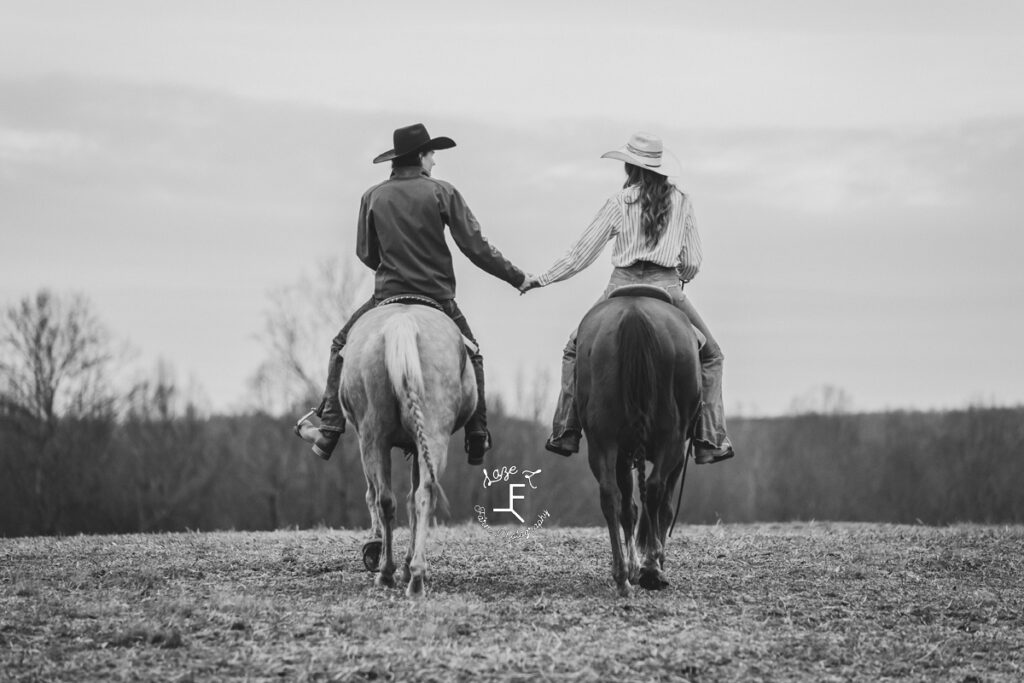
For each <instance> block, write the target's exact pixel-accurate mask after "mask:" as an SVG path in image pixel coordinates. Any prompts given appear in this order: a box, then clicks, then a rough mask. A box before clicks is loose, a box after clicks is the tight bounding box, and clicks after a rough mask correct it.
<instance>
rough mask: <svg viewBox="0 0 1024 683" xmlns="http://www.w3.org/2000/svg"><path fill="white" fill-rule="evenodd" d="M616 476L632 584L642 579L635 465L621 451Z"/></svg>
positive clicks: (627, 569) (627, 455)
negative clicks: (638, 547)
mask: <svg viewBox="0 0 1024 683" xmlns="http://www.w3.org/2000/svg"><path fill="white" fill-rule="evenodd" d="M615 475H616V479H617V480H618V485H619V491H620V493H621V495H622V514H621V516H620V521H621V522H622V538H623V542H624V544H625V553H626V573H627V576H628V577H629V580H630V582H632V583H636V581H637V579H638V578H639V577H640V560H639V559H638V556H637V551H636V521H637V512H638V511H637V507H636V503H635V502H634V501H633V465H632V462H631V461H630V459H629V454H628V453H626V452H624V451H622V450H620V451H619V455H618V458H617V459H616V461H615Z"/></svg>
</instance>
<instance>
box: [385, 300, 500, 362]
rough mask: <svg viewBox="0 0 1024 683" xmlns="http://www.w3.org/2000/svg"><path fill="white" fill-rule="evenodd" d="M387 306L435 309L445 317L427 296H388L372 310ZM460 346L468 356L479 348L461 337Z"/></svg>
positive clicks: (440, 308)
mask: <svg viewBox="0 0 1024 683" xmlns="http://www.w3.org/2000/svg"><path fill="white" fill-rule="evenodd" d="M389 304H407V305H418V306H429V307H431V308H436V309H437V310H439V311H441V312H442V313H444V314H445V315H448V314H447V313H445V310H444V308H443V307H442V306H441V304H439V303H437V302H436V301H434V300H433V299H431V298H430V297H429V296H423V295H422V294H399V295H398V296H389V297H388V298H387V299H384V300H383V301H381V302H379V303H377V305H376V306H374V308H380V307H381V306H387V305H389ZM462 344H463V345H464V346H465V347H466V349H467V350H468V351H469V353H470V354H474V353H479V351H480V347H479V346H477V345H476V343H475V342H473V341H472V340H471V339H470V338H469V337H467V336H466V335H462Z"/></svg>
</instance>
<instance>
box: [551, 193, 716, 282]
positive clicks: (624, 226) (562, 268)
mask: <svg viewBox="0 0 1024 683" xmlns="http://www.w3.org/2000/svg"><path fill="white" fill-rule="evenodd" d="M639 191H640V188H639V187H638V186H636V185H631V186H629V187H626V188H623V189H622V190H620V191H619V192H617V193H615V194H614V195H612V197H611V198H610V199H608V201H607V202H605V205H604V206H603V207H602V208H601V210H600V211H599V212H598V214H597V216H596V217H595V218H594V220H593V222H591V224H590V226H589V227H588V228H587V229H586V230H585V231H584V232H583V234H582V235H580V238H579V239H578V240H576V243H575V244H574V245H572V248H570V249H569V251H568V252H566V254H565V255H564V256H562V258H560V259H558V260H557V261H555V263H554V264H553V265H552V266H551V267H550V268H548V269H547V270H546V271H545V272H544V273H543V274H542V275H540V276H539V277H538V278H537V281H538V284H539V285H540V286H541V287H543V286H545V285H549V284H551V283H552V282H559V281H561V280H567V279H568V278H571V277H572V276H573V275H575V274H576V273H578V272H580V271H581V270H583V269H584V268H586V267H587V266H589V265H590V264H591V263H593V262H594V261H595V259H597V257H598V255H599V254H600V253H601V251H602V250H603V249H604V247H605V245H606V244H607V243H608V241H609V240H611V239H614V240H615V246H614V248H613V249H612V265H613V266H615V267H616V268H623V267H626V266H630V265H632V264H634V263H636V262H637V261H648V262H650V263H656V264H658V265H660V266H664V267H666V268H676V270H677V271H678V273H679V278H680V279H681V280H682V281H683V282H689V281H690V280H692V279H693V278H694V276H696V275H697V271H699V270H700V262H701V257H702V254H701V248H700V234H699V233H698V232H697V219H696V218H695V217H694V215H693V204H692V202H690V198H689V197H688V196H687V195H685V194H683V193H682V191H680V190H679V189H678V188H677V189H676V190H675V191H674V192H673V193H672V213H671V215H670V217H669V221H668V227H667V228H666V230H665V232H664V233H662V236H661V239H660V240H658V243H657V244H656V245H654V246H653V247H649V246H647V240H646V239H645V237H644V233H643V223H642V218H641V211H642V210H641V208H640V202H638V201H635V200H636V197H637V194H638V193H639Z"/></svg>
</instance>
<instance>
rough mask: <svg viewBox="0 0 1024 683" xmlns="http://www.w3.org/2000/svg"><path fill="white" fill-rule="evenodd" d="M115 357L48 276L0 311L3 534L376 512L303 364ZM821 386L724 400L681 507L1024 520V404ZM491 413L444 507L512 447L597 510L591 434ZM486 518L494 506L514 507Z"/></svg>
mask: <svg viewBox="0 0 1024 683" xmlns="http://www.w3.org/2000/svg"><path fill="white" fill-rule="evenodd" d="M341 289H344V287H342V288H341ZM286 298H287V297H283V299H286ZM281 309H282V310H292V309H291V307H290V306H289V305H285V304H283V305H282V307H281ZM276 320H278V322H279V319H276ZM286 328H287V325H276V326H275V325H274V324H268V330H270V331H271V332H272V333H268V335H269V336H272V337H273V335H274V334H276V335H277V336H276V337H274V339H275V341H274V349H275V350H274V352H273V354H271V359H272V361H273V362H271V361H268V363H267V364H266V365H265V366H264V367H262V368H261V370H260V373H259V374H258V377H257V379H256V380H255V381H256V382H257V383H262V384H263V386H267V383H268V382H270V381H271V378H273V377H274V376H275V375H278V376H280V375H282V373H284V374H287V372H286V369H287V367H288V366H289V365H290V366H292V367H297V366H301V361H300V360H299V354H298V352H297V345H298V343H299V341H300V340H301V338H302V335H298V334H288V333H287V330H286ZM317 334H319V333H317ZM320 338H325V337H323V336H321V337H320ZM326 338H329V337H326ZM314 346H315V345H314ZM289 354H291V355H289ZM116 356H117V353H116V351H115V350H114V346H113V343H112V341H111V337H110V335H109V333H108V332H107V331H106V330H105V329H104V327H103V326H102V324H101V323H100V322H99V321H98V320H97V319H96V317H95V316H94V315H93V314H92V313H91V311H90V307H89V305H88V302H87V301H86V300H85V299H83V298H80V297H60V296H57V295H54V294H53V293H50V292H47V291H42V292H39V293H37V294H35V295H33V296H31V297H26V298H25V299H23V300H22V301H20V302H18V303H17V304H15V305H12V306H9V307H8V308H7V309H6V310H5V311H4V313H3V318H2V322H0V535H6V536H12V535H35V534H73V533H127V532H160V531H180V530H213V529H238V530H256V529H279V528H291V527H297V528H306V527H313V526H318V525H327V526H331V527H346V528H365V527H366V526H368V523H369V515H368V513H367V510H366V503H365V500H364V495H365V481H364V479H363V475H362V468H361V465H360V461H359V452H358V445H357V443H356V441H355V438H354V436H353V435H352V434H351V433H349V434H346V435H345V436H344V437H343V439H342V442H341V444H340V446H339V448H338V450H337V451H336V453H335V456H334V458H333V459H332V460H330V461H328V462H324V461H321V460H320V459H318V458H316V457H315V456H314V455H313V454H312V453H311V452H310V451H309V448H308V446H307V445H306V444H304V443H303V442H301V441H299V440H298V439H296V438H295V437H294V435H293V434H292V433H291V423H292V418H290V417H283V416H284V415H292V414H297V406H303V405H309V404H310V402H311V401H312V399H313V398H314V397H315V393H312V392H314V391H315V389H314V388H313V387H315V384H314V383H313V381H312V379H310V380H309V381H308V382H307V384H308V385H309V386H307V387H306V388H305V389H303V382H302V381H297V382H295V384H294V387H295V388H294V394H293V396H294V397H295V398H294V399H293V400H292V402H291V404H290V405H285V406H284V407H283V409H280V410H274V409H272V408H271V407H264V408H261V409H253V410H250V411H248V412H245V413H242V414H233V415H209V414H205V413H204V412H203V411H202V410H200V409H199V408H198V407H197V406H196V404H195V402H194V401H192V400H190V399H189V397H188V395H187V394H186V393H185V392H183V391H182V390H181V389H180V387H178V386H177V384H176V382H175V380H174V378H173V373H172V372H171V371H170V369H169V368H167V367H166V366H161V367H159V368H158V369H157V371H156V373H155V374H154V376H153V377H151V378H149V379H147V380H144V381H136V382H135V383H133V384H132V385H131V386H130V387H128V388H123V387H122V388H117V387H115V386H114V385H113V383H112V380H111V375H112V372H111V364H112V363H113V362H114V360H115V359H116ZM309 362H310V363H315V361H309ZM275 363H276V364H275ZM304 372H307V374H308V376H309V377H310V378H312V377H316V376H317V375H316V374H315V370H313V369H309V370H308V371H305V370H304ZM299 376H300V375H299V373H292V374H291V377H292V378H293V379H294V378H296V377H299ZM269 393H272V394H274V395H275V396H278V397H279V396H281V395H282V392H281V391H277V390H275V391H272V392H269ZM828 398H829V401H827V402H826V404H827V405H826V406H825V407H824V408H825V409H822V406H820V405H819V406H809V405H804V406H802V408H801V412H799V413H798V414H794V415H790V416H786V417H780V418H737V419H733V420H732V421H731V432H732V437H733V441H734V444H735V445H736V448H737V452H738V453H739V455H738V457H737V458H735V459H734V460H731V461H727V462H725V463H722V464H717V465H710V466H702V467H697V466H693V465H692V463H691V465H690V467H689V468H688V472H687V481H686V486H685V490H684V492H683V499H682V500H683V502H682V507H681V512H680V521H681V523H715V522H719V521H721V522H753V521H790V520H808V519H817V520H844V521H865V522H899V523H918V522H921V523H928V524H946V523H954V522H980V523H1021V522H1024V498H1022V497H1021V496H1020V495H1019V491H1020V490H1021V488H1022V486H1024V457H1022V456H1024V408H1022V407H970V408H965V409H962V410H954V411H944V412H888V413H878V414H853V413H849V412H846V410H845V408H844V404H845V400H836V394H832V395H830V396H829V397H828ZM839 399H843V397H842V396H841V394H840V395H839ZM491 414H492V420H491V422H492V424H491V427H492V431H493V433H494V436H495V442H496V444H497V446H496V448H495V449H494V450H493V451H492V452H491V453H490V454H489V456H488V459H487V467H488V469H489V472H488V474H487V475H485V472H484V469H483V468H471V467H469V466H468V465H467V464H466V462H465V454H464V452H463V449H462V443H461V434H456V435H455V436H453V439H452V445H451V448H450V451H449V454H448V464H447V467H446V468H445V472H444V475H443V477H442V485H443V486H444V488H445V491H446V493H447V496H448V499H449V502H450V510H451V517H450V521H451V522H464V521H470V520H475V519H477V517H478V514H477V512H476V510H477V507H478V506H482V507H483V508H484V509H485V510H488V511H493V510H495V509H500V508H502V507H506V506H507V505H508V504H509V500H508V496H509V489H508V488H507V486H495V485H492V486H487V485H486V482H487V480H488V479H493V478H495V477H494V476H493V474H494V473H493V469H495V468H501V467H502V466H505V467H512V466H515V467H516V468H517V469H518V471H519V472H520V473H521V472H523V471H524V470H529V471H531V472H537V474H535V475H533V476H532V477H531V480H530V481H531V484H532V485H531V487H530V488H529V489H518V490H517V492H518V494H519V495H522V496H523V499H522V500H520V501H519V502H517V508H516V509H517V511H518V512H519V514H520V515H521V516H522V517H523V518H525V519H526V520H527V521H528V522H529V521H532V520H535V519H537V517H538V516H539V515H540V514H542V513H543V512H547V513H548V515H549V516H548V517H547V518H546V522H545V523H546V524H548V525H552V524H557V525H563V526H572V525H600V524H603V518H602V516H601V512H600V506H599V503H598V494H597V486H596V482H595V481H594V478H593V476H592V475H591V473H590V471H589V467H588V465H587V462H586V452H585V450H584V452H583V453H581V454H579V455H577V456H574V457H572V458H562V457H559V456H555V455H552V454H550V453H548V452H546V451H545V450H544V449H543V443H544V438H545V436H546V426H545V425H544V424H542V423H541V422H540V421H539V420H538V417H540V416H539V415H536V414H534V415H533V416H531V417H530V418H528V419H524V418H522V417H517V416H515V415H512V414H511V413H510V411H509V410H507V409H506V407H505V405H504V404H503V402H502V401H501V400H500V399H497V400H495V401H494V405H493V406H492V410H491ZM393 459H394V465H395V466H394V475H395V476H394V478H395V488H396V493H398V494H399V496H400V499H401V497H402V496H404V494H405V492H406V491H407V489H408V480H409V478H408V472H407V468H406V467H405V466H404V461H403V459H402V454H401V453H399V452H397V451H396V452H395V454H394V456H393ZM515 481H516V482H519V483H521V482H522V479H521V478H519V479H515ZM399 516H400V518H401V519H404V517H405V515H404V507H403V508H402V509H401V510H400V515H399ZM489 517H490V518H489V523H490V524H492V525H494V524H500V523H502V522H515V521H516V520H514V519H513V518H512V517H510V516H508V515H504V516H501V515H497V514H493V513H491V514H490V515H489Z"/></svg>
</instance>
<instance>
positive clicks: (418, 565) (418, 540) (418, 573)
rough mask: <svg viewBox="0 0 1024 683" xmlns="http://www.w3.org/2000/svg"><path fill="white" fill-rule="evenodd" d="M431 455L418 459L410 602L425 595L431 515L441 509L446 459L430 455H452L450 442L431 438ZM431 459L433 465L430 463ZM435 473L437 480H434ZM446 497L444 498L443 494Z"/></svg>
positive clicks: (409, 588)
mask: <svg viewBox="0 0 1024 683" xmlns="http://www.w3.org/2000/svg"><path fill="white" fill-rule="evenodd" d="M426 441H427V453H425V454H422V455H417V460H419V468H420V477H419V482H418V486H417V487H416V491H415V496H414V497H415V501H414V503H415V508H416V510H415V514H416V521H415V534H414V536H413V539H412V544H413V545H412V562H411V563H410V564H409V572H410V576H409V585H408V586H407V587H406V589H405V592H406V595H408V596H409V597H410V598H417V597H421V596H422V595H423V591H424V588H425V584H426V580H427V532H428V530H429V529H430V515H431V513H433V511H434V508H435V506H436V505H437V502H438V500H437V498H436V496H437V495H439V491H440V489H439V486H440V480H441V468H442V467H443V463H444V461H443V458H444V456H439V455H430V454H442V453H447V452H448V439H447V438H445V437H437V436H432V437H427V439H426ZM427 458H430V459H431V462H429V463H428V462H427ZM431 472H433V476H431ZM441 495H443V494H441Z"/></svg>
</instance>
